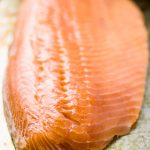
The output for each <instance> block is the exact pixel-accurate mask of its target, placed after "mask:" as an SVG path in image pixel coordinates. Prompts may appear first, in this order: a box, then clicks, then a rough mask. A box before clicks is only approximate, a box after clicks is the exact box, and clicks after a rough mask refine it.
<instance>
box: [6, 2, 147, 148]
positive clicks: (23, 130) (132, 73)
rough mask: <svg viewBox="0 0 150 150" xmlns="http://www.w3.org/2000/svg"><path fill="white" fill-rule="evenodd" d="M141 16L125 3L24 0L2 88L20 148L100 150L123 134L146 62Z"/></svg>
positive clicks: (134, 112) (136, 108) (134, 114)
mask: <svg viewBox="0 0 150 150" xmlns="http://www.w3.org/2000/svg"><path fill="white" fill-rule="evenodd" d="M147 39H148V36H147V31H146V29H145V26H144V22H143V17H142V15H141V13H140V11H139V10H138V9H137V8H136V6H135V5H134V4H133V3H132V2H131V1H128V0H122V1H120V0H101V1H99V0H86V1H85V0H82V1H81V0H72V1H70V0H36V1H35V0H25V1H24V2H23V4H22V7H21V9H20V14H19V19H18V24H17V27H16V33H15V38H14V42H13V44H12V46H11V49H10V52H9V64H8V67H7V72H6V79H5V84H4V106H5V116H6V119H7V123H8V127H9V130H10V133H11V135H12V138H13V141H14V144H15V147H16V148H17V149H18V150H101V149H103V148H104V147H106V146H107V145H108V143H110V141H111V140H112V139H113V137H114V136H116V135H117V136H121V135H124V134H127V133H129V131H130V129H131V127H132V126H133V124H134V123H135V122H136V121H137V119H138V116H139V112H140V109H141V105H142V99H143V95H144V87H145V80H146V73H147V65H148V48H147V47H148V44H147V43H148V42H147Z"/></svg>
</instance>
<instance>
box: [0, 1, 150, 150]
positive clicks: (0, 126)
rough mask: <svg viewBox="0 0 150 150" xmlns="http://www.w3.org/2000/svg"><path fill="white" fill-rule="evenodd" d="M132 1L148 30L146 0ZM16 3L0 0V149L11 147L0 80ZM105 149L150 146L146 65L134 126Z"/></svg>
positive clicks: (149, 92)
mask: <svg viewBox="0 0 150 150" xmlns="http://www.w3.org/2000/svg"><path fill="white" fill-rule="evenodd" d="M135 1H136V2H137V3H138V4H139V6H140V7H141V9H142V10H143V12H144V13H145V18H146V25H147V27H148V29H149V30H150V1H149V0H135ZM18 6H19V0H0V150H14V146H13V144H12V141H11V138H10V135H9V132H8V129H7V125H6V122H5V118H4V114H3V99H2V84H3V79H4V72H5V68H6V64H7V52H8V48H9V45H10V43H11V41H12V38H13V37H12V31H13V27H14V24H15V21H16V14H17V10H18ZM137 32H138V31H137ZM106 150H150V67H149V72H148V79H147V86H146V94H145V98H144V103H143V107H142V111H141V115H140V118H139V120H138V122H137V124H136V126H135V128H134V129H133V130H132V131H131V132H130V134H128V135H126V136H123V137H121V138H118V139H117V140H114V142H113V143H112V144H111V145H109V146H108V147H107V148H106Z"/></svg>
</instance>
